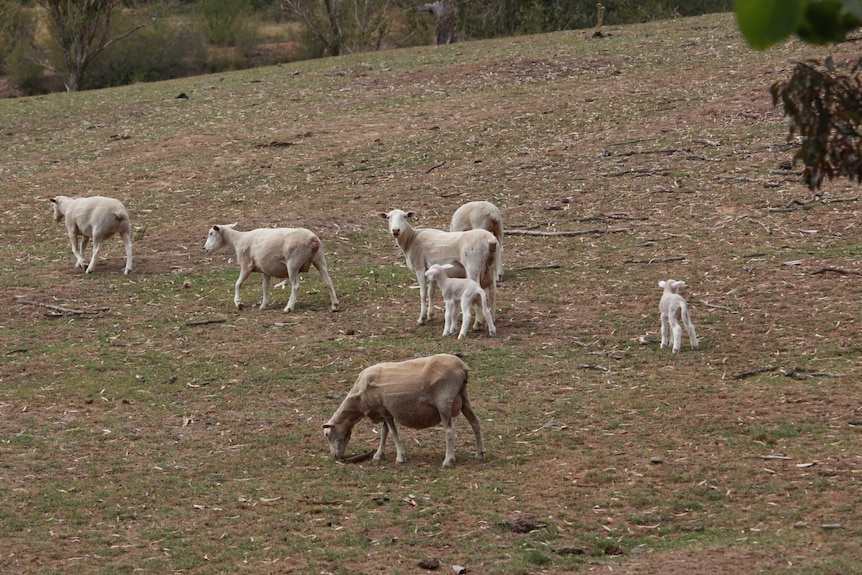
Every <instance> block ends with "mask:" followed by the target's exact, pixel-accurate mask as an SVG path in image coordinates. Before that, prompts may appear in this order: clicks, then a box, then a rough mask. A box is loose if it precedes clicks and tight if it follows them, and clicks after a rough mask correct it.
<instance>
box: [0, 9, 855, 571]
mask: <svg viewBox="0 0 862 575" xmlns="http://www.w3.org/2000/svg"><path fill="white" fill-rule="evenodd" d="M593 32H594V31H593V30H581V31H573V32H565V33H556V34H550V35H542V36H530V37H517V38H508V39H503V40H496V41H488V42H470V43H459V44H454V45H450V46H445V47H434V48H421V49H405V50H398V51H390V52H380V53H373V54H357V55H350V56H345V57H341V58H335V59H327V60H317V61H309V62H301V63H295V64H290V65H284V66H277V67H271V68H260V69H254V70H246V71H241V72H235V73H230V74H223V75H215V76H204V77H195V78H189V79H184V80H177V81H171V82H166V83H155V84H140V85H134V86H130V87H125V88H119V89H111V90H104V91H94V92H81V93H76V94H55V95H50V96H41V97H34V98H25V99H10V100H3V101H0V138H2V142H3V145H2V154H3V157H2V163H0V170H2V177H0V214H2V216H0V230H2V239H3V242H2V245H0V266H2V272H3V273H2V275H0V282H2V291H3V294H4V296H3V300H4V301H3V306H2V310H0V326H2V330H0V357H2V360H0V498H2V505H0V525H2V529H3V532H4V533H3V540H2V544H0V570H2V571H3V572H8V573H13V572H14V573H64V574H75V573H88V574H89V573H102V574H109V573H218V572H225V573H333V574H344V575H346V574H356V573H362V574H388V573H429V572H434V570H433V569H432V568H433V567H435V565H437V566H438V568H437V570H436V571H437V572H439V573H452V572H453V571H452V566H453V565H461V566H463V567H465V568H466V572H467V573H473V574H500V575H515V574H539V573H546V574H560V573H572V572H577V573H638V574H663V575H674V574H683V573H685V574H688V573H729V572H734V573H776V574H790V573H806V574H835V573H854V572H856V573H858V572H860V571H862V559H860V558H862V543H860V542H862V514H860V511H859V510H860V508H862V489H860V481H862V449H860V429H862V399H860V398H862V392H861V391H860V384H859V381H860V378H862V360H860V354H861V353H860V352H862V343H860V337H859V334H860V309H862V307H860V295H862V289H860V282H862V276H860V275H859V273H860V271H862V226H860V225H859V222H860V203H859V200H858V197H859V189H858V187H857V186H853V185H851V184H849V183H845V182H833V183H828V184H827V185H826V186H825V187H824V189H823V190H822V193H821V195H820V196H817V197H816V198H815V197H813V195H812V194H811V192H810V191H809V190H807V189H806V188H805V187H804V186H802V185H801V184H800V181H799V172H800V168H799V167H798V166H796V167H794V166H790V165H789V164H788V162H789V161H790V159H791V157H792V153H793V148H792V146H789V145H788V144H787V141H786V133H787V129H786V121H785V119H784V118H783V117H782V114H781V112H780V110H778V109H776V108H773V107H772V105H771V101H770V96H769V94H768V86H769V84H771V83H772V82H774V81H776V80H778V79H781V78H784V77H786V76H787V74H788V71H789V70H790V68H791V66H792V63H793V62H794V61H797V60H803V59H807V58H811V57H819V58H822V57H824V56H825V55H826V54H828V53H829V52H828V51H827V49H826V48H820V49H818V48H813V47H809V46H805V45H802V44H799V43H796V42H792V43H789V44H786V45H783V46H781V47H779V48H776V49H774V50H771V51H769V52H765V53H755V52H753V51H751V50H750V49H749V48H748V47H747V46H746V45H745V44H744V43H743V42H742V40H741V38H740V37H739V34H738V32H737V29H736V24H735V22H734V20H733V17H732V15H729V14H724V15H712V16H705V17H699V18H693V19H682V20H677V21H666V22H656V23H650V24H644V25H635V26H627V27H619V28H616V27H613V28H605V29H603V30H602V35H601V36H598V35H596V36H594V35H593ZM838 50H839V52H838V53H837V54H836V56H837V57H839V58H840V57H845V58H847V57H851V56H855V53H854V50H853V48H852V46H849V45H848V46H844V47H839V48H838ZM181 95H182V96H184V97H178V96H181ZM57 194H65V195H68V196H80V195H94V194H101V195H106V196H112V197H116V198H118V199H120V200H122V201H123V202H124V203H125V205H126V207H127V208H128V211H129V214H130V216H131V220H132V225H133V228H134V234H133V236H134V257H135V269H134V270H133V272H132V273H131V274H130V275H128V276H124V275H123V274H122V267H123V264H124V258H123V252H122V242H120V241H119V240H118V239H116V238H112V239H110V240H108V241H107V242H106V243H105V244H104V245H103V247H102V253H101V254H100V261H99V263H98V265H97V267H96V271H95V273H94V274H91V275H87V276H85V275H84V274H83V273H82V272H81V270H75V269H74V268H73V264H74V260H73V258H72V254H71V250H70V248H69V244H68V239H67V237H66V235H65V231H64V229H63V226H62V225H60V224H56V223H54V222H53V221H52V219H51V209H50V204H49V202H48V198H50V197H52V196H54V195H57ZM479 199H484V200H490V201H492V202H494V203H495V204H496V205H497V206H499V207H500V209H501V211H502V213H503V217H504V220H505V223H506V227H507V229H509V230H512V231H514V232H518V233H513V234H510V235H507V236H506V237H505V244H504V245H505V269H506V271H505V279H504V281H503V282H502V283H501V284H500V287H499V290H498V296H497V313H496V325H497V330H498V334H497V337H496V338H489V337H487V335H485V334H470V335H469V337H468V338H467V339H465V340H462V341H458V340H456V339H455V338H452V337H449V338H446V339H442V338H441V337H440V333H441V332H442V328H443V313H442V300H441V299H439V298H438V300H437V310H436V316H435V319H434V321H433V322H432V323H431V324H429V325H425V326H418V325H416V317H417V316H418V312H419V301H418V299H419V296H418V291H417V290H415V289H411V287H412V286H413V285H414V284H415V277H414V276H413V275H412V273H411V272H410V271H409V270H407V268H406V266H405V264H404V258H403V256H402V255H401V253H400V252H399V251H398V249H397V247H396V246H395V244H394V241H393V240H392V238H391V237H389V236H388V234H387V232H386V223H385V222H384V221H383V220H381V219H379V218H378V217H377V216H376V214H377V212H379V211H386V210H389V209H392V208H396V207H397V208H401V209H404V210H414V211H416V212H417V214H418V216H419V219H418V224H416V225H422V226H431V227H438V228H446V227H447V226H448V223H449V218H450V217H451V214H452V213H453V212H454V210H455V209H456V208H457V207H458V206H459V205H461V204H462V203H464V202H466V201H469V200H479ZM233 222H238V229H242V230H248V229H252V228H256V227H269V226H303V227H307V228H309V229H311V230H313V231H314V232H315V233H317V235H318V236H319V237H320V239H321V240H322V242H323V244H324V249H325V251H326V258H327V263H328V265H329V271H330V274H331V275H332V278H333V280H334V283H335V288H336V291H337V293H338V297H339V299H340V301H341V308H342V311H340V312H338V313H331V312H330V311H329V309H328V307H329V298H328V295H327V293H326V289H325V287H324V286H323V285H322V283H321V282H320V276H319V275H318V274H317V273H316V271H315V270H311V271H310V272H309V273H308V274H305V275H304V276H303V281H302V287H301V292H300V293H299V297H298V302H297V307H296V313H293V314H284V313H282V311H281V308H283V307H284V305H285V303H286V301H287V296H288V291H287V290H285V291H281V290H273V292H272V294H271V299H272V307H271V309H269V310H266V311H258V310H257V307H256V305H255V303H256V302H259V301H260V279H261V276H260V275H253V276H252V277H251V278H250V279H249V280H248V281H247V282H246V283H245V285H244V286H243V299H244V301H245V303H246V304H247V307H246V308H245V309H243V310H241V311H238V310H236V309H235V307H234V305H233V284H234V282H235V280H236V278H237V275H238V270H237V267H236V263H235V261H234V259H235V258H234V256H233V254H232V253H228V252H227V251H221V252H217V253H215V254H206V253H205V252H204V250H203V243H204V240H205V237H206V233H207V229H208V228H209V227H210V226H211V225H212V224H216V223H220V224H224V223H233ZM524 232H530V233H524ZM537 232H539V233H542V234H544V235H535V234H536V233H537ZM553 232H566V234H557V235H553V234H552V233H553ZM85 257H88V256H85ZM668 278H674V279H678V280H684V281H685V282H686V283H687V284H688V287H687V288H686V290H685V292H684V295H685V297H686V299H687V300H688V302H689V304H690V307H691V313H692V319H693V321H694V324H695V326H696V327H697V330H698V336H699V338H700V348H699V349H698V350H691V349H690V348H689V347H688V341H687V338H686V337H683V347H682V351H681V353H679V354H677V355H672V354H671V352H670V350H667V349H664V350H662V349H659V342H658V338H659V313H658V301H659V298H660V296H661V290H660V289H659V287H658V282H659V281H660V280H666V279H668ZM438 352H449V353H457V354H459V355H460V356H461V357H462V358H463V359H464V361H465V362H466V363H467V364H468V365H469V366H470V368H471V372H470V383H469V390H470V396H471V399H472V403H473V407H474V409H475V411H476V413H477V415H478V416H479V419H480V421H481V423H482V428H483V432H484V434H485V447H486V451H487V459H486V460H485V461H476V460H475V459H474V458H473V443H472V441H473V437H472V433H471V431H470V428H469V426H468V425H467V423H466V421H465V420H464V418H463V417H458V418H457V419H456V420H455V426H456V430H457V433H458V435H457V437H456V452H457V453H456V455H457V462H456V464H455V467H454V469H451V470H448V469H441V468H440V463H441V462H442V458H443V432H442V429H441V428H439V427H437V428H433V429H427V430H421V431H411V430H408V429H402V430H401V437H402V440H403V441H404V444H405V447H406V450H407V456H408V461H407V462H406V463H405V464H403V465H399V464H396V463H395V462H394V458H395V452H394V447H393V446H392V445H391V443H390V445H389V447H388V450H387V451H388V459H387V460H386V461H385V462H383V463H381V464H378V465H375V464H373V463H371V462H370V461H369V462H365V463H359V464H344V463H337V462H335V461H334V460H333V459H332V458H331V456H330V454H329V450H328V448H327V446H326V444H325V441H324V438H323V433H322V431H323V430H322V424H323V423H324V422H325V421H326V420H327V419H328V418H329V416H330V415H331V414H332V412H333V411H335V409H336V408H337V407H338V405H339V403H340V402H341V399H342V398H343V396H344V395H345V394H346V393H347V391H348V390H349V389H350V387H351V386H352V385H353V382H354V381H355V379H356V376H357V375H358V374H359V372H360V371H361V370H362V369H363V368H365V367H367V366H368V365H371V364H372V363H376V362H378V361H384V360H401V359H409V358H411V357H414V356H416V355H427V354H432V353H438ZM376 437H377V436H376V433H375V430H374V427H373V426H372V425H371V424H370V423H368V422H364V423H361V424H359V425H357V427H356V429H355V430H354V434H353V439H352V441H351V444H350V447H349V449H348V451H349V454H355V453H359V452H361V451H365V450H366V449H369V448H371V447H373V446H375V444H376Z"/></svg>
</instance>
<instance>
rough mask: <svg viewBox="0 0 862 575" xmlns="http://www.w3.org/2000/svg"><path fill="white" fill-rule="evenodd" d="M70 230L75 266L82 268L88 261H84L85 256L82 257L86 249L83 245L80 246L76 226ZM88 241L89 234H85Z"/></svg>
mask: <svg viewBox="0 0 862 575" xmlns="http://www.w3.org/2000/svg"><path fill="white" fill-rule="evenodd" d="M68 231H69V243H71V244H72V255H74V256H75V267H76V268H82V267H84V266H86V262H84V258H83V257H82V255H81V254H82V253H83V251H84V249H83V247H79V245H80V242H79V240H78V233H77V232H76V231H75V229H74V228H72V229H70V230H68ZM83 238H84V240H85V241H86V239H87V236H83Z"/></svg>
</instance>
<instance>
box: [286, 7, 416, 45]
mask: <svg viewBox="0 0 862 575" xmlns="http://www.w3.org/2000/svg"><path fill="white" fill-rule="evenodd" d="M282 7H283V9H284V10H285V11H287V12H288V13H289V14H291V15H292V16H294V17H295V18H297V19H298V20H299V21H300V22H301V23H302V25H303V26H304V27H305V29H306V31H307V32H308V33H310V34H311V36H312V37H313V38H314V39H315V40H316V41H317V42H320V43H321V44H322V45H323V49H324V52H325V53H326V54H329V55H330V56H339V55H341V54H343V53H345V52H355V51H362V50H368V49H374V50H376V49H379V48H380V45H381V43H382V42H383V37H384V36H385V35H386V33H387V32H388V31H389V27H390V25H391V23H392V19H393V16H392V12H393V11H395V10H397V9H400V8H401V2H400V1H399V0H344V1H342V0H323V2H319V0H286V1H285V2H284V4H282Z"/></svg>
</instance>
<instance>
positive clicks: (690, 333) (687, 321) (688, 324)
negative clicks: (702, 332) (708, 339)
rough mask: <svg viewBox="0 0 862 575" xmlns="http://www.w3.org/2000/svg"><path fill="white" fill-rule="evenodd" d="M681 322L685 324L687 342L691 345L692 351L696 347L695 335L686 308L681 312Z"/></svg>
mask: <svg viewBox="0 0 862 575" xmlns="http://www.w3.org/2000/svg"><path fill="white" fill-rule="evenodd" d="M682 321H683V323H684V324H685V330H686V331H687V332H688V340H689V342H690V343H691V347H692V349H696V348H697V346H698V342H697V333H696V332H695V331H694V324H693V323H691V315H690V314H689V313H688V306H686V307H685V308H683V310H682Z"/></svg>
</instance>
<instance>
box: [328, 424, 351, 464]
mask: <svg viewBox="0 0 862 575" xmlns="http://www.w3.org/2000/svg"><path fill="white" fill-rule="evenodd" d="M352 433H353V426H351V425H347V424H340V425H339V424H335V423H332V421H328V422H326V423H324V424H323V436H324V437H326V440H327V441H328V442H329V451H330V453H332V456H333V457H334V458H335V459H344V453H345V452H346V451H347V444H348V443H350V436H351V434H352Z"/></svg>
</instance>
